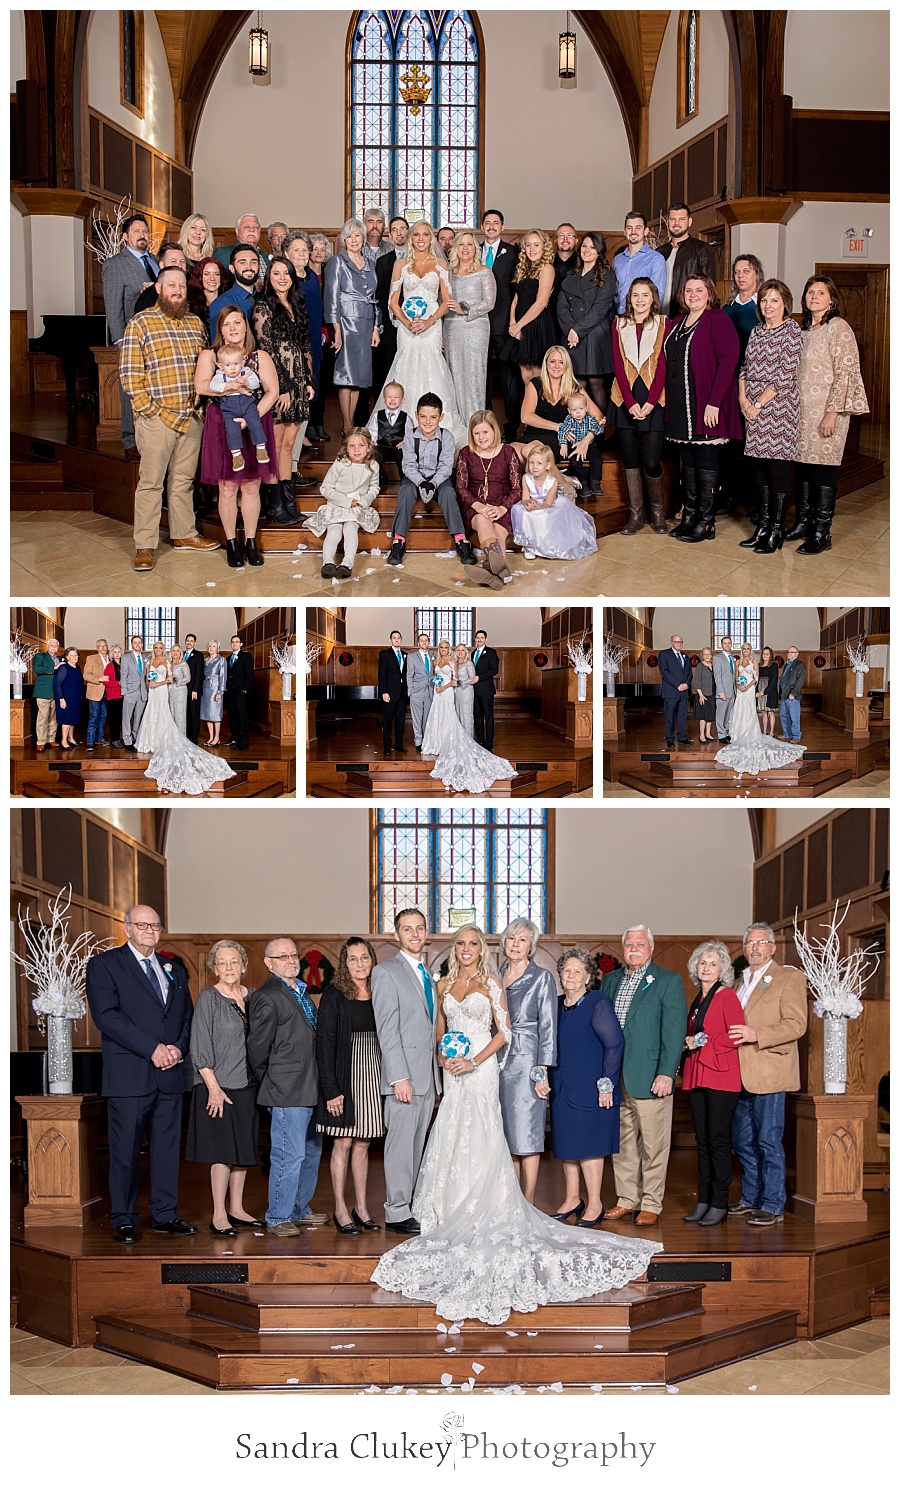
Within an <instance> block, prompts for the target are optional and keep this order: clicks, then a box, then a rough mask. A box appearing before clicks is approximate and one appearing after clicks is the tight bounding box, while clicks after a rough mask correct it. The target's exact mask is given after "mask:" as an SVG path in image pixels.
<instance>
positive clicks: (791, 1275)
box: [12, 1151, 889, 1390]
mask: <svg viewBox="0 0 900 1486" xmlns="http://www.w3.org/2000/svg"><path fill="white" fill-rule="evenodd" d="M695 1170H696V1168H695V1162H694V1156H693V1153H692V1152H687V1151H675V1152H674V1153H673V1156H672V1160H671V1163H670V1168H669V1183H668V1193H667V1201H666V1208H665V1212H664V1214H663V1217H662V1220H661V1223H660V1225H659V1227H658V1228H656V1229H652V1230H648V1233H647V1234H646V1235H645V1236H650V1237H658V1238H659V1240H660V1242H662V1243H663V1245H664V1253H663V1254H662V1255H661V1256H660V1257H659V1259H658V1260H657V1261H655V1262H654V1263H653V1264H651V1266H650V1268H649V1270H648V1272H647V1276H646V1278H645V1280H643V1281H642V1282H641V1283H638V1284H635V1285H631V1286H629V1287H628V1288H627V1289H624V1290H620V1291H613V1292H610V1293H608V1294H606V1295H601V1296H597V1297H594V1298H592V1299H588V1300H585V1301H580V1302H578V1303H576V1304H566V1305H558V1306H554V1305H551V1306H546V1307H543V1308H541V1309H540V1310H539V1311H537V1312H536V1313H532V1314H529V1315H527V1316H524V1315H523V1316H519V1315H514V1316H511V1317H510V1319H509V1321H508V1322H506V1323H505V1324H504V1325H503V1326H499V1327H490V1326H486V1325H483V1324H482V1323H479V1322H473V1321H467V1322H465V1323H464V1325H463V1327H462V1330H461V1332H460V1334H459V1335H454V1336H453V1338H452V1339H451V1338H449V1337H447V1335H446V1334H445V1333H444V1332H441V1331H439V1330H438V1317H437V1315H436V1313H435V1311H434V1310H433V1309H432V1308H431V1307H430V1306H428V1305H424V1304H422V1303H418V1302H413V1301H407V1300H405V1299H404V1298H403V1297H402V1296H400V1295H396V1294H388V1293H386V1292H384V1291H382V1290H379V1289H378V1288H377V1287H375V1286H372V1285H371V1284H370V1283H369V1280H370V1276H371V1273H372V1270H373V1269H374V1267H375V1264H376V1263H377V1261H378V1258H379V1257H380V1255H381V1254H382V1253H383V1252H384V1251H385V1249H386V1248H387V1247H389V1246H393V1244H395V1243H400V1242H403V1241H404V1240H403V1239H402V1238H400V1237H396V1236H394V1235H385V1234H384V1233H383V1232H379V1233H371V1234H369V1233H362V1234H360V1235H358V1236H357V1237H355V1238H350V1237H343V1236H341V1235H340V1234H338V1233H337V1232H336V1231H335V1229H334V1228H333V1227H331V1226H328V1227H324V1228H321V1227H320V1228H307V1229H304V1230H303V1232H302V1234H301V1235H300V1236H299V1237H297V1238H294V1239H279V1238H275V1237H274V1236H271V1235H269V1234H268V1233H267V1232H266V1231H265V1230H264V1229H262V1228H260V1229H245V1230H241V1232H240V1233H239V1236H238V1237H237V1238H234V1239H217V1238H214V1237H213V1236H212V1235H211V1234H210V1233H209V1232H208V1231H207V1223H208V1220H209V1214H210V1202H209V1193H208V1186H207V1176H206V1171H205V1169H204V1168H202V1167H199V1166H191V1165H185V1166H183V1168H182V1181H181V1212H182V1214H183V1215H184V1216H185V1217H187V1218H188V1219H190V1220H191V1221H193V1222H194V1223H196V1224H198V1225H199V1228H200V1231H199V1232H198V1233H197V1235H196V1236H195V1237H192V1238H184V1239H180V1238H173V1239H164V1238H159V1237H157V1236H154V1235H153V1234H152V1233H151V1232H150V1231H149V1230H148V1228H147V1226H146V1224H142V1225H141V1227H140V1229H139V1241H138V1243H137V1244H136V1246H135V1247H134V1248H133V1249H125V1248H123V1247H122V1246H121V1245H118V1244H116V1243H115V1242H114V1241H113V1237H112V1232H111V1230H110V1228H109V1226H108V1224H107V1223H104V1222H95V1223H92V1224H90V1225H88V1226H86V1227H85V1228H84V1229H77V1228H44V1229H37V1228H31V1227H29V1228H28V1229H27V1230H24V1229H23V1228H22V1225H21V1211H22V1204H23V1193H22V1187H23V1179H22V1178H21V1176H19V1175H16V1176H14V1179H13V1186H14V1190H13V1198H12V1211H13V1233H12V1294H13V1296H14V1297H15V1298H16V1301H17V1307H18V1312H17V1313H18V1320H19V1323H20V1324H21V1325H22V1326H23V1327H25V1328H26V1329H27V1330H29V1331H32V1332H36V1333H37V1334H38V1335H41V1336H47V1337H51V1338H52V1339H53V1340H55V1341H59V1342H61V1343H63V1344H64V1345H67V1346H72V1347H91V1346H97V1347H99V1348H101V1349H103V1350H107V1351H112V1352H115V1353H118V1354H120V1355H124V1356H127V1357H131V1358H134V1359H136V1360H139V1361H143V1362H148V1363H152V1364H153V1365H155V1366H157V1367H161V1368H163V1369H165V1370H167V1371H169V1372H172V1373H175V1374H178V1375H180V1376H183V1377H188V1378H192V1379H195V1380H197V1381H199V1382H203V1383H206V1384H208V1385H209V1386H211V1387H213V1388H223V1389H228V1388H243V1389H246V1388H262V1389H288V1388H320V1389H328V1390H335V1389H340V1388H356V1389H358V1388H359V1387H361V1386H367V1385H369V1384H373V1383H374V1384H376V1385H378V1386H380V1387H384V1386H390V1385H394V1384H402V1385H406V1386H416V1385H422V1386H435V1385H437V1384H438V1383H439V1381H440V1378H441V1375H442V1374H443V1373H444V1372H450V1373H451V1374H453V1375H454V1378H455V1379H456V1380H458V1381H462V1380H463V1378H464V1377H465V1376H469V1375H470V1370H471V1367H472V1364H473V1363H476V1362H477V1363H479V1364H480V1365H481V1367H482V1368H483V1371H482V1372H481V1373H480V1374H477V1375H476V1374H471V1376H473V1377H474V1376H477V1380H478V1386H480V1387H496V1386H505V1385H507V1384H509V1383H519V1384H521V1385H522V1386H536V1385H538V1384H541V1383H548V1382H552V1381H562V1382H565V1383H572V1384H579V1383H581V1384H589V1383H595V1382H599V1383H608V1384H620V1385H621V1384H629V1383H633V1384H638V1383H645V1384H651V1383H656V1384H658V1383H668V1382H672V1381H675V1380H677V1379H679V1378H685V1377H689V1376H691V1375H693V1374H696V1373H700V1372H705V1371H708V1370H709V1369H710V1368H714V1367H718V1366H721V1365H723V1364H725V1363H728V1362H733V1361H737V1360H739V1359H740V1358H744V1357H749V1356H753V1355H755V1354H757V1353H759V1352H763V1351H766V1350H769V1349H770V1348H772V1347H778V1346H782V1345H784V1344H785V1343H786V1342H789V1341H793V1340H794V1339H795V1338H796V1337H810V1338H814V1337H818V1336H823V1335H825V1334H826V1333H828V1332H831V1331H835V1330H838V1329H841V1328H843V1327H846V1326H850V1325H853V1324H854V1323H856V1322H858V1321H861V1320H864V1319H867V1318H868V1316H869V1315H870V1314H871V1313H872V1310H871V1307H872V1306H873V1305H875V1304H876V1301H874V1300H872V1299H871V1296H870V1292H872V1291H876V1290H880V1289H883V1287H884V1286H886V1285H887V1283H888V1249H889V1240H888V1218H889V1212H888V1197H887V1194H886V1193H885V1192H882V1191H876V1192H867V1193H866V1200H867V1203H868V1217H867V1220H866V1221H865V1222H858V1223H852V1224H846V1225H844V1224H840V1225H838V1224H820V1225H816V1224H813V1223H812V1222H810V1221H809V1220H807V1219H805V1218H799V1217H796V1216H794V1215H793V1214H792V1213H791V1212H790V1208H789V1210H788V1213H787V1215H786V1218H785V1222H784V1224H783V1226H779V1227H777V1228H773V1229H754V1228H750V1227H748V1225H747V1224H746V1222H744V1221H743V1220H741V1219H738V1218H732V1219H729V1221H728V1223H727V1224H726V1225H724V1226H723V1227H719V1228H710V1229H698V1228H696V1226H694V1225H692V1224H690V1225H689V1224H685V1223H683V1222H682V1221H681V1216H682V1214H683V1213H685V1212H687V1211H688V1210H689V1209H690V1208H691V1207H692V1206H693V1204H694V1200H695V1197H694V1182H695ZM370 1193H371V1197H372V1203H371V1211H372V1214H373V1216H374V1217H375V1219H376V1221H380V1220H381V1218H382V1211H381V1204H382V1201H383V1194H384V1182H383V1173H382V1169H381V1160H380V1155H378V1156H376V1155H374V1153H373V1161H372V1172H371V1180H370ZM736 1193H737V1182H736V1181H735V1183H734V1185H733V1187H732V1194H733V1195H736ZM562 1195H563V1183H562V1174H561V1170H560V1167H559V1166H558V1164H557V1163H555V1162H553V1161H552V1160H550V1159H549V1158H547V1159H545V1160H544V1162H543V1163H542V1170H541V1180H540V1183H539V1188H538V1205H539V1206H540V1207H541V1208H542V1209H543V1210H544V1211H547V1212H549V1211H552V1210H554V1208H555V1206H556V1204H557V1203H558V1202H559V1200H560V1198H561V1197H562ZM246 1200H247V1204H248V1210H249V1211H251V1212H255V1213H261V1212H263V1211H264V1209H265V1205H266V1199H265V1181H264V1177H263V1175H262V1172H261V1171H260V1170H259V1169H258V1168H257V1169H255V1170H254V1171H252V1172H251V1173H250V1174H249V1177H248V1182H247V1198H246ZM604 1200H605V1201H606V1202H607V1204H608V1205H611V1204H612V1203H613V1201H614V1200H615V1199H614V1193H613V1188H612V1172H611V1169H610V1163H607V1171H606V1173H605V1181H604ZM330 1202H331V1193H330V1184H329V1178H328V1168H327V1162H326V1161H324V1160H323V1163H322V1168H321V1171H320V1178H319V1186H318V1192H317V1195H316V1197H315V1199H314V1201H313V1207H314V1209H315V1210H317V1211H320V1212H330V1210H331V1209H330ZM144 1203H145V1193H144V1192H143V1184H142V1196H141V1199H140V1204H139V1205H141V1206H143V1205H144ZM607 1231H617V1232H620V1231H623V1230H621V1228H620V1227H619V1225H608V1228H607ZM624 1231H626V1232H634V1230H633V1229H631V1228H629V1229H626V1230H624ZM879 1303H880V1302H879ZM879 1313H883V1312H879ZM513 1332H517V1333H518V1334H517V1335H511V1333H513ZM451 1345H455V1347H456V1351H455V1353H450V1354H448V1352H447V1348H448V1347H449V1346H451Z"/></svg>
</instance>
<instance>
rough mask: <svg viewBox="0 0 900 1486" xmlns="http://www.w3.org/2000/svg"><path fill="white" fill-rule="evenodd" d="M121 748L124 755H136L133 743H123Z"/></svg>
mask: <svg viewBox="0 0 900 1486" xmlns="http://www.w3.org/2000/svg"><path fill="white" fill-rule="evenodd" d="M123 747H124V749H125V752H126V753H137V748H136V746H135V744H134V743H125V744H123Z"/></svg>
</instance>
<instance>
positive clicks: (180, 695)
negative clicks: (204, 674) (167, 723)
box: [169, 645, 191, 737]
mask: <svg viewBox="0 0 900 1486" xmlns="http://www.w3.org/2000/svg"><path fill="white" fill-rule="evenodd" d="M169 664H170V666H171V667H172V685H171V686H170V687H169V711H170V712H171V714H172V716H173V717H174V719H175V726H176V727H177V729H178V731H179V732H180V733H184V735H185V737H187V689H188V687H189V685H190V682H191V668H190V666H186V665H185V663H184V652H183V650H182V648H181V646H180V645H173V646H172V649H171V651H170V652H169Z"/></svg>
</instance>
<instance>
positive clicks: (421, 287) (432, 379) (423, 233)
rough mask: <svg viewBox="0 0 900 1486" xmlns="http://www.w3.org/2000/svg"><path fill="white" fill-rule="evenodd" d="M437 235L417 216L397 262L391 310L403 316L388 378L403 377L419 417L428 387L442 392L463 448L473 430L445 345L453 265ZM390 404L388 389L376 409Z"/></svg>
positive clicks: (410, 409) (446, 422)
mask: <svg viewBox="0 0 900 1486" xmlns="http://www.w3.org/2000/svg"><path fill="white" fill-rule="evenodd" d="M435 249H436V241H435V236H434V232H433V230H432V228H431V227H430V226H429V224H428V223H427V222H417V223H416V225H415V227H413V229H412V231H411V233H410V234H409V249H408V251H407V255H406V257H405V258H400V259H398V260H397V262H396V263H395V264H394V272H393V275H392V277H391V296H390V300H389V305H390V313H391V315H392V316H393V318H394V319H395V320H396V322H397V354H396V356H395V357H394V360H393V363H392V365H391V369H390V371H389V372H388V375H387V378H386V382H399V383H400V386H401V387H402V388H403V392H404V397H403V406H404V407H405V409H406V412H407V414H408V416H409V417H410V418H411V419H413V420H414V419H415V410H416V403H417V402H418V401H419V398H420V397H421V396H422V394H423V392H436V393H437V395H438V397H439V398H440V399H441V402H442V403H443V405H444V412H443V416H442V418H441V423H442V425H443V427H444V428H448V429H449V430H450V432H451V433H452V434H453V437H454V440H455V441H456V447H457V448H459V447H460V446H461V445H462V444H464V443H465V442H466V440H467V438H468V430H467V429H466V426H465V424H464V423H463V422H462V419H461V418H460V416H459V412H458V411H457V407H456V390H455V388H454V386H453V378H452V377H451V375H450V368H449V366H448V365H447V363H446V361H445V360H444V354H443V350H442V345H443V328H442V326H441V320H442V318H443V316H444V315H445V314H446V312H447V305H448V303H449V301H450V298H451V295H450V278H449V275H448V273H447V265H446V263H444V262H443V261H442V260H439V259H438V258H437V256H436V253H435ZM383 407H384V397H383V395H382V396H381V397H379V399H378V401H377V403H376V404H375V408H374V412H375V413H378V412H379V410H380V409H381V408H383Z"/></svg>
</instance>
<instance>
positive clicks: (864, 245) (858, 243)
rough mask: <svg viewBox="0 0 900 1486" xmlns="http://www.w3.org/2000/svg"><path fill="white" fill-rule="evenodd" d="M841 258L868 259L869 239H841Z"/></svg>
mask: <svg viewBox="0 0 900 1486" xmlns="http://www.w3.org/2000/svg"><path fill="white" fill-rule="evenodd" d="M841 245H842V251H841V257H842V258H868V256H869V239H868V238H867V237H846V236H845V237H842V238H841Z"/></svg>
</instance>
